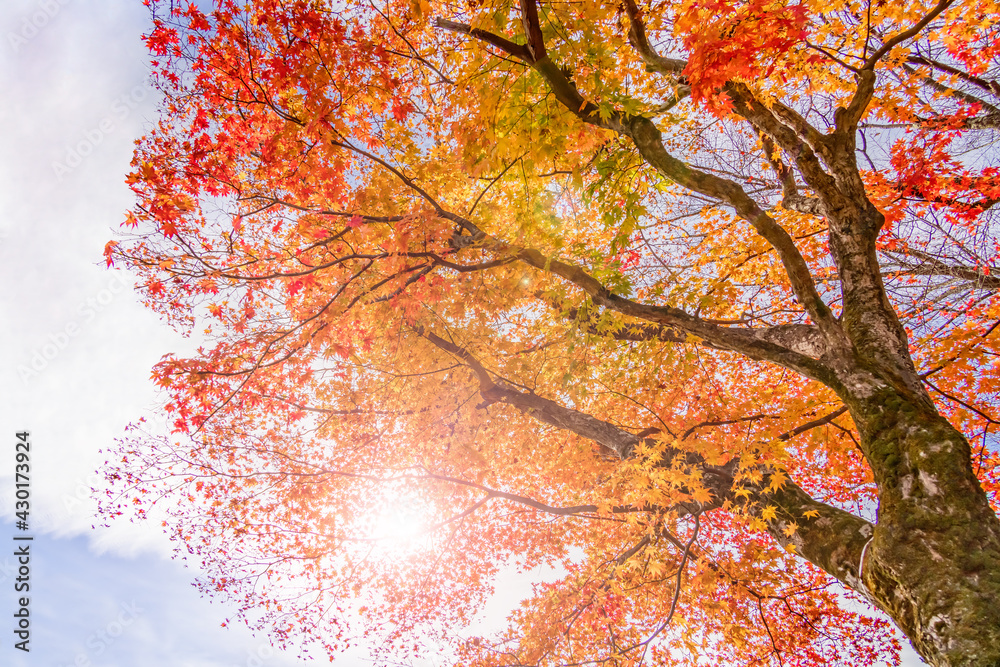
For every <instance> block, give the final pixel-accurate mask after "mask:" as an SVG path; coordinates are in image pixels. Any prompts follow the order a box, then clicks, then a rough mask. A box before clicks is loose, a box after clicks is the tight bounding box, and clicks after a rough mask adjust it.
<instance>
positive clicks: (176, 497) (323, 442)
mask: <svg viewBox="0 0 1000 667" xmlns="http://www.w3.org/2000/svg"><path fill="white" fill-rule="evenodd" d="M152 12H153V27H152V29H151V31H150V33H149V34H148V35H147V36H146V41H147V44H148V46H149V49H150V52H151V54H152V57H153V67H154V80H155V83H156V85H157V87H158V89H159V90H160V91H161V93H162V96H163V101H162V105H161V112H162V113H161V117H160V119H159V122H158V124H156V125H155V126H154V127H152V128H151V129H150V131H149V132H148V133H147V135H146V136H145V137H144V138H142V139H141V140H140V142H139V143H138V144H137V148H136V153H135V159H134V162H133V170H132V172H131V174H130V175H129V176H128V182H129V184H130V185H131V187H132V189H133V191H134V192H135V195H136V204H135V207H134V208H133V209H132V210H131V211H130V212H129V214H128V216H127V219H126V221H125V223H124V225H123V229H122V232H121V234H120V235H119V236H118V237H117V238H116V239H115V240H114V241H112V242H110V243H109V244H108V246H107V249H106V254H107V261H108V263H109V264H115V265H117V266H125V267H128V268H129V269H130V270H131V271H133V272H134V273H135V274H136V275H137V277H138V281H139V283H138V284H139V289H140V291H141V293H142V294H143V297H144V299H145V302H146V304H147V305H148V306H149V307H150V308H152V309H153V310H155V311H156V312H158V313H160V314H161V315H162V316H163V317H164V318H165V319H166V320H168V321H169V322H170V323H172V324H173V325H174V326H176V327H178V328H180V329H181V330H183V331H187V332H192V333H194V334H195V335H197V336H198V337H200V338H202V339H204V340H205V341H206V342H205V345H204V346H203V347H202V348H200V349H199V350H198V353H197V355H195V356H193V357H192V358H177V357H175V356H173V355H167V356H165V357H164V359H163V360H162V361H161V363H159V364H158V365H157V366H156V367H155V369H154V371H153V377H154V379H155V381H156V383H157V384H158V385H159V386H160V387H161V388H162V389H163V392H164V396H165V401H164V402H165V410H166V411H167V412H168V413H169V415H170V419H171V421H172V424H173V429H174V431H173V433H171V434H169V435H166V434H157V433H154V432H148V431H147V430H146V429H144V427H143V426H142V425H141V424H140V425H138V426H136V427H135V429H134V430H133V431H132V432H131V433H130V434H129V435H128V436H127V437H126V438H124V439H123V440H122V441H121V443H119V451H117V452H116V453H115V454H114V456H113V457H112V460H111V463H109V465H108V472H107V474H108V478H109V480H110V482H111V487H110V491H109V492H108V497H107V499H106V500H105V501H104V502H103V503H102V512H103V513H105V515H106V516H108V517H109V518H110V517H114V516H117V515H119V514H123V513H129V514H132V515H138V516H140V517H145V516H154V514H155V515H156V516H159V517H162V521H163V525H164V526H165V528H166V529H167V530H168V532H169V533H170V534H171V535H172V536H173V538H174V539H175V540H176V542H177V545H178V550H179V552H180V553H182V554H184V555H185V556H187V557H191V558H193V559H194V560H195V562H196V563H198V564H199V566H200V567H202V568H204V570H205V572H206V573H207V574H206V576H205V578H204V579H203V580H202V581H201V584H200V585H201V586H202V587H203V589H204V590H206V591H209V592H211V593H212V594H215V595H221V596H225V597H228V598H230V599H232V600H236V601H237V602H238V604H239V607H240V610H241V611H240V615H241V618H242V619H243V620H244V621H246V622H248V623H250V624H252V625H256V626H259V627H261V628H266V629H267V630H268V631H269V632H271V633H272V637H273V639H274V640H275V641H276V642H277V643H279V644H301V643H303V642H305V645H307V646H313V647H315V646H317V645H318V646H320V647H322V650H323V651H328V652H330V653H331V654H332V653H334V652H336V651H338V650H341V649H343V648H345V647H347V646H349V645H351V644H352V643H357V642H359V641H360V642H363V643H365V645H368V646H377V647H378V650H379V651H381V652H384V654H385V655H387V656H392V657H393V659H395V660H406V659H409V657H410V656H412V655H414V654H421V653H424V654H426V653H431V654H435V653H438V652H440V650H441V649H440V648H439V645H440V644H444V645H445V646H446V647H447V648H446V649H445V655H447V656H448V657H449V659H452V660H454V661H455V663H456V664H462V665H483V666H486V665H582V664H608V665H640V664H663V665H701V664H727V665H742V664H746V665H750V664H761V663H763V664H775V665H787V666H791V665H821V664H824V665H825V664H849V665H862V664H875V663H876V662H877V661H888V662H890V663H892V662H893V661H895V660H896V659H897V657H898V650H899V644H898V640H897V637H898V635H897V630H898V631H901V632H902V634H903V635H905V637H906V638H907V639H908V640H909V641H910V642H911V643H912V644H913V646H914V647H915V649H916V650H917V651H918V652H919V653H920V655H921V656H923V657H924V659H926V660H927V661H928V662H930V663H931V664H935V665H982V666H986V665H997V664H1000V618H998V615H997V611H996V610H997V608H998V607H1000V521H998V519H997V514H996V510H997V490H998V488H1000V486H998V484H1000V476H998V473H1000V467H998V466H1000V448H998V446H997V434H996V429H995V426H996V425H997V424H998V421H997V420H998V419H1000V411H998V410H1000V405H998V395H997V392H998V389H1000V384H998V379H1000V376H998V373H997V370H996V364H997V363H998V360H1000V342H998V340H1000V336H998V335H997V334H996V333H995V330H996V328H997V325H998V324H1000V300H998V296H997V289H998V287H1000V282H998V279H997V277H996V275H995V274H994V271H995V270H996V262H997V252H998V236H997V233H998V231H997V228H996V227H994V225H995V224H996V222H997V219H996V218H997V209H998V206H997V203H998V202H1000V178H998V176H1000V170H998V157H1000V156H998V152H997V151H996V149H995V146H994V142H995V141H996V138H997V129H998V128H1000V81H998V79H997V73H998V71H1000V12H998V10H997V8H996V7H995V6H994V5H993V4H992V3H989V2H978V1H977V2H973V1H971V0H966V1H964V2H961V1H957V0H941V1H940V2H930V1H928V0H920V1H912V2H906V3H894V2H884V1H879V2H870V1H868V2H862V1H860V0H822V1H820V0H800V1H792V2H785V1H782V0H663V1H662V2H644V1H641V0H622V1H619V2H607V3H605V2H594V1H591V0H558V1H540V0H519V1H518V2H508V1H507V0H466V1H465V2H462V3H453V2H443V1H442V2H438V1H431V0H409V1H408V2H401V1H399V0H376V1H374V2H351V1H348V2H332V1H330V2H325V1H323V0H296V1H293V0H286V1H278V0H254V2H251V3H246V4H244V3H237V2H235V1H232V0H217V2H216V4H215V6H214V7H213V8H211V9H206V8H205V7H204V6H202V5H200V4H186V3H174V2H169V3H167V2H155V1H154V2H153V3H152ZM154 509H155V512H154ZM157 512H158V513H157ZM542 565H545V566H548V567H549V568H550V570H549V571H550V572H552V573H554V574H552V576H550V577H549V578H548V579H546V580H545V581H542V582H539V583H538V584H537V585H536V586H535V588H534V592H533V594H532V595H531V596H530V597H529V598H528V599H527V600H525V601H524V602H523V603H522V604H521V606H520V607H518V608H517V609H515V610H514V611H513V612H512V614H511V615H510V617H509V618H508V619H507V624H506V626H505V627H504V628H503V629H501V630H498V631H496V632H493V631H485V632H483V633H478V634H477V633H476V632H474V631H472V630H470V629H468V628H469V627H470V625H471V624H473V622H474V621H475V620H476V619H477V618H479V614H480V613H481V610H482V608H483V605H484V603H485V601H486V600H488V599H489V597H490V596H491V594H492V593H493V591H494V585H495V584H496V583H497V576H498V574H499V573H502V572H505V571H508V570H509V568H512V567H517V568H521V569H523V570H530V569H533V568H536V567H538V566H542Z"/></svg>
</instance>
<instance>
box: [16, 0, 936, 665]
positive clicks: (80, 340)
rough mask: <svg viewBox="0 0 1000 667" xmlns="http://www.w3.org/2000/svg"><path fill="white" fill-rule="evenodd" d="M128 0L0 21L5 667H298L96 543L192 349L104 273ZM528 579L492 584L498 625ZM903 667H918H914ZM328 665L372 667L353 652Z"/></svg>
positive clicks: (135, 106) (26, 4) (137, 539)
mask: <svg viewBox="0 0 1000 667" xmlns="http://www.w3.org/2000/svg"><path fill="white" fill-rule="evenodd" d="M147 20H148V14H147V10H146V9H145V8H144V7H142V5H141V3H140V2H139V0H4V2H2V3H0V90H2V91H3V92H2V93H0V285H3V289H2V290H0V322H3V323H4V326H2V327H0V355H2V356H0V358H2V363H0V406H2V407H0V442H5V443H7V444H5V445H4V446H0V619H6V620H3V621H0V665H4V666H6V665H12V666H13V667H22V666H23V667H28V666H30V667H62V666H64V665H67V666H68V665H74V666H75V667H90V666H93V667H160V666H163V667H166V666H171V667H237V666H239V667H244V666H245V667H286V666H290V665H298V664H303V663H301V662H300V661H298V660H297V659H296V658H295V656H294V655H285V654H281V653H279V652H277V651H273V650H271V649H270V647H269V646H268V645H267V643H266V640H265V639H264V638H263V637H254V636H253V635H252V634H251V633H250V632H249V631H247V630H246V629H245V628H241V627H230V628H225V629H224V628H221V627H220V624H221V622H222V621H223V620H224V619H225V618H226V617H227V616H228V615H229V613H230V612H231V610H230V609H228V608H227V607H226V606H225V604H222V603H218V602H215V603H213V602H210V601H209V600H207V599H205V598H201V597H199V595H198V593H197V592H196V591H195V590H194V589H193V588H192V587H191V585H190V583H191V580H192V579H193V577H194V573H193V572H192V571H190V570H187V569H185V568H184V567H183V566H182V565H181V564H180V563H178V562H174V561H171V560H170V558H169V557H170V553H171V552H170V545H169V543H168V542H167V540H166V539H165V538H164V536H163V535H162V533H161V531H160V530H159V528H158V527H155V526H147V525H135V524H127V523H126V524H120V525H115V526H113V527H112V528H110V529H107V528H97V529H94V528H92V526H93V524H94V523H95V522H96V519H95V518H94V515H93V512H94V507H95V505H94V503H93V501H92V500H91V499H90V497H89V487H90V486H92V485H98V484H99V483H100V480H99V478H98V477H97V476H96V475H95V474H94V471H95V470H97V469H98V468H99V467H100V465H101V463H102V462H103V461H104V457H103V455H102V453H101V451H100V450H101V449H102V448H106V447H108V446H109V445H110V444H111V443H112V441H113V440H114V438H115V437H118V436H120V435H121V434H122V432H123V429H124V427H125V426H126V424H128V423H129V422H130V421H133V420H135V419H137V418H138V417H141V416H152V415H153V412H152V411H153V409H154V407H155V406H156V404H157V396H156V395H155V393H154V391H153V388H152V386H151V383H150V382H149V370H150V368H151V367H152V365H153V364H154V363H155V362H156V361H157V360H158V359H159V357H160V356H161V355H162V354H164V353H167V352H176V353H178V354H183V353H184V352H185V351H187V350H190V349H191V348H192V347H193V344H192V342H191V341H190V340H186V339H184V338H181V337H180V336H179V335H177V334H176V333H174V332H172V331H170V330H169V329H167V328H166V327H165V326H164V325H162V324H161V323H160V322H159V321H157V319H156V317H155V316H154V315H152V314H151V313H149V312H147V311H146V310H145V309H144V308H143V307H142V306H141V304H139V303H138V302H137V301H136V298H135V296H134V295H133V293H132V291H131V281H130V279H129V277H128V276H127V275H123V274H117V273H114V272H109V271H108V270H106V269H105V268H104V267H103V265H102V262H101V253H102V250H103V247H104V244H105V243H106V242H107V241H108V240H109V239H111V238H112V236H113V233H114V230H115V229H116V228H117V227H118V225H119V223H120V222H121V220H122V219H123V212H124V211H125V210H126V209H127V208H128V206H129V203H130V195H129V191H128V189H127V188H126V187H125V185H124V174H125V173H126V171H127V169H128V164H129V160H130V158H131V153H132V147H133V141H134V140H135V139H136V138H137V137H138V136H140V135H141V133H142V131H143V129H144V128H145V127H148V126H149V125H150V124H151V123H153V122H154V120H155V116H154V103H155V99H154V97H155V96H154V94H153V92H152V91H151V90H150V89H149V87H148V85H147V81H146V79H147V67H146V55H145V51H144V49H143V46H142V43H141V41H140V35H141V34H142V33H143V32H144V31H145V29H146V26H147ZM22 429H28V430H30V432H31V440H32V452H31V457H32V458H31V477H32V501H31V502H32V506H31V530H30V531H29V533H30V534H32V535H34V537H35V540H34V542H33V544H32V571H31V577H32V591H31V596H32V597H31V610H32V619H33V620H32V628H33V634H32V639H31V649H32V650H31V653H30V654H27V655H25V654H23V653H22V652H20V651H17V650H15V649H14V648H13V647H12V643H13V634H12V631H11V628H12V624H11V621H10V619H11V614H12V613H13V611H14V594H13V580H12V577H13V576H15V575H13V574H12V573H13V570H12V567H13V566H14V565H15V563H14V562H13V557H12V555H10V554H12V552H13V544H14V542H13V541H12V539H11V537H12V536H13V534H14V533H15V532H17V531H15V529H14V527H13V523H12V521H13V518H14V517H13V507H14V505H13V501H14V497H13V492H14V487H13V482H14V480H13V471H14V458H13V442H14V433H15V432H16V431H18V430H22ZM528 578H529V577H518V578H517V579H513V580H509V581H505V582H504V586H503V587H502V588H503V590H504V596H503V598H502V599H498V600H496V601H494V604H493V605H491V609H490V610H489V612H490V613H488V614H487V618H497V617H499V616H502V614H503V611H505V610H506V609H508V608H510V607H511V606H512V605H513V604H514V603H515V602H516V599H517V598H518V597H519V595H520V593H521V592H526V591H527V580H528ZM910 660H913V662H908V663H907V664H919V663H918V662H916V661H915V659H913V658H911V659H910ZM337 664H338V665H342V666H344V667H352V666H355V665H358V666H360V665H370V664H371V663H370V662H369V661H368V660H366V659H365V658H364V651H363V650H361V651H359V652H358V653H357V654H354V655H347V656H344V657H342V658H339V659H338V660H337Z"/></svg>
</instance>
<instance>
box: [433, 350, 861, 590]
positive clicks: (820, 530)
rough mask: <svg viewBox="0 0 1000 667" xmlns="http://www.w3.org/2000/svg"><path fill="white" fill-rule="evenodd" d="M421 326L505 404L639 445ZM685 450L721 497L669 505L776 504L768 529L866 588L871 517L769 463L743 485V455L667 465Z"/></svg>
mask: <svg viewBox="0 0 1000 667" xmlns="http://www.w3.org/2000/svg"><path fill="white" fill-rule="evenodd" d="M418 333H419V334H420V335H421V336H423V337H424V338H426V339H427V340H428V341H430V342H431V343H432V344H434V345H435V346H437V347H438V348H440V349H441V350H444V351H446V352H448V353H449V354H451V355H454V356H455V357H457V358H459V359H461V360H462V362H463V363H465V364H466V365H467V366H468V367H469V368H470V369H471V370H472V372H473V373H474V374H475V375H476V378H477V379H478V380H479V387H480V389H479V391H480V394H481V395H482V396H483V398H484V399H485V400H487V401H489V402H500V403H505V404H507V405H510V406H512V407H514V408H516V409H517V410H519V411H521V412H523V413H525V414H527V415H529V416H531V417H532V418H534V419H536V420H538V421H540V422H542V423H543V424H548V425H550V426H555V427H556V428H560V429H564V430H567V431H570V432H572V433H575V434H577V435H579V436H581V437H584V438H587V439H589V440H592V441H594V442H596V443H598V444H600V445H601V446H603V447H605V448H607V449H609V450H611V451H613V452H615V453H616V454H617V455H618V456H619V457H620V458H622V459H625V458H628V457H629V456H631V454H632V451H633V449H634V448H635V446H636V445H638V444H639V442H640V440H641V438H640V436H639V435H636V434H633V433H630V432H628V431H625V430H624V429H622V428H619V427H618V426H615V425H614V424H611V423H609V422H606V421H602V420H600V419H597V418H596V417H593V416H592V415H589V414H586V413H584V412H580V411H578V410H573V409H571V408H567V407H565V406H563V405H560V404H559V403H557V402H556V401H552V400H549V399H547V398H543V397H541V396H538V395H537V394H534V393H531V392H526V391H522V390H520V389H517V388H515V387H513V386H511V385H510V384H508V383H506V382H503V381H502V380H499V381H497V380H494V378H493V377H492V375H491V374H490V372H489V371H487V370H486V368H485V367H484V366H483V365H482V364H481V363H480V362H479V360H477V359H476V358H475V357H474V356H473V355H472V354H470V353H469V352H468V350H466V349H465V348H463V347H461V346H459V345H456V344H455V343H452V342H450V341H447V340H444V339H443V338H441V337H440V336H438V335H436V334H434V333H432V332H429V331H426V330H419V331H418ZM843 412H844V409H843V408H842V409H840V410H837V411H835V412H833V413H831V414H829V415H826V416H825V417H821V418H819V419H816V420H813V421H811V422H809V423H807V424H803V425H802V426H800V427H799V428H797V429H794V430H792V431H789V433H788V434H786V435H785V436H782V438H783V439H788V438H792V437H794V436H795V435H798V434H799V433H803V432H805V431H807V430H809V429H811V428H815V427H817V426H821V425H823V424H827V423H829V422H831V421H832V420H833V419H835V418H836V417H837V416H839V415H841V414H843ZM678 457H680V459H681V460H682V461H684V463H686V464H688V465H691V466H694V467H697V468H699V469H700V470H701V471H702V482H703V483H704V485H705V487H706V488H708V489H709V490H710V491H711V492H712V494H713V500H712V502H711V503H709V504H706V505H701V506H697V505H696V504H692V503H678V504H677V505H676V506H674V507H671V508H661V509H671V510H673V511H678V512H680V513H682V514H683V513H693V512H696V511H697V512H702V511H706V510H711V509H716V508H719V507H722V506H723V505H724V504H725V503H731V504H733V505H736V506H742V507H743V508H745V509H746V510H748V511H749V512H750V513H751V514H753V515H754V516H758V517H762V518H763V517H764V516H770V514H765V510H766V509H767V508H771V509H773V511H774V516H773V518H771V519H765V523H766V524H767V529H768V532H769V533H771V535H772V536H773V537H774V538H775V539H776V540H777V541H778V542H779V543H780V544H782V545H783V546H785V547H786V548H791V549H792V550H794V551H795V552H796V553H798V554H799V555H801V556H803V557H805V558H806V559H808V560H809V561H810V562H812V563H814V564H815V565H818V566H819V567H821V568H823V569H824V570H825V571H826V572H828V573H829V574H831V575H832V576H834V577H836V578H837V579H838V580H839V581H841V582H843V583H844V584H845V585H847V586H850V587H851V588H854V589H857V590H863V588H859V585H860V584H859V582H860V570H859V561H860V554H861V550H862V549H863V548H864V545H865V544H866V542H867V541H868V538H870V537H871V535H872V532H873V527H872V526H871V524H869V523H868V522H867V521H865V520H863V519H860V518H858V517H856V516H854V515H853V514H850V513H849V512H845V511H843V510H840V509H837V508H836V507H832V506H830V505H827V504H825V503H821V502H819V501H817V500H815V499H813V498H812V497H811V496H809V494H807V493H806V492H805V491H804V490H803V489H802V488H801V487H799V486H797V485H796V484H794V483H792V482H791V481H789V480H788V479H787V478H784V480H783V483H781V484H778V483H775V484H774V485H773V487H774V488H772V484H771V482H772V475H771V471H769V470H765V469H761V471H760V472H761V475H760V481H759V482H758V483H756V484H747V485H743V486H738V487H737V486H735V481H734V478H733V474H732V473H733V471H734V470H735V469H736V467H737V464H738V460H737V459H733V460H731V461H730V462H729V463H727V464H726V465H724V466H721V467H719V466H710V465H707V464H706V463H705V460H704V459H703V458H702V457H701V456H700V455H698V454H696V453H693V452H687V451H683V450H680V449H676V448H673V447H671V448H668V449H667V450H666V451H665V452H664V454H663V458H662V459H661V461H660V465H664V466H669V465H672V464H673V463H674V461H675V460H677V458H678ZM497 495H504V494H497ZM505 497H506V496H505ZM512 499H514V500H517V501H518V502H524V499H522V498H520V497H517V498H512ZM525 504H528V505H530V506H532V507H536V508H537V509H541V510H542V511H549V512H553V509H554V508H550V507H548V506H545V507H541V506H540V505H539V504H535V503H532V502H527V503H525ZM596 509H597V507H596V506H591V505H581V506H576V507H573V508H564V509H562V510H558V511H555V512H553V513H560V514H575V513H579V512H581V511H595V510H596ZM793 526H794V530H793V529H792V528H793Z"/></svg>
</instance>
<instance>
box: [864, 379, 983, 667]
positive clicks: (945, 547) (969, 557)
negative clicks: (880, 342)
mask: <svg viewBox="0 0 1000 667" xmlns="http://www.w3.org/2000/svg"><path fill="white" fill-rule="evenodd" d="M850 407H851V414H852V415H853V417H854V420H855V423H856V424H857V426H858V429H859V431H860V434H861V438H862V440H861V445H862V448H863V449H864V450H865V454H866V456H867V458H868V460H869V462H870V463H871V466H872V469H873V471H874V474H875V480H876V482H877V484H878V487H879V508H878V522H877V525H876V528H875V531H874V535H873V536H872V538H871V541H870V543H869V544H868V545H867V546H866V548H865V549H864V551H863V553H862V556H861V562H860V569H861V578H862V582H863V587H864V588H866V589H867V591H865V590H862V591H861V592H863V593H867V594H868V595H869V596H870V597H871V599H872V601H873V602H874V603H875V604H877V605H878V606H879V607H880V608H882V609H883V610H884V611H885V612H886V613H887V614H888V615H889V616H890V617H891V618H892V619H893V620H894V621H895V622H896V623H897V624H898V625H899V627H900V628H901V629H902V630H903V632H904V633H906V635H907V636H908V637H909V638H910V640H911V642H912V643H913V646H914V648H915V649H916V651H917V652H918V653H919V654H920V655H921V656H922V657H923V658H924V659H925V660H927V661H928V662H929V663H930V664H932V665H941V666H944V665H948V666H955V665H969V666H972V665H975V666H976V667H987V666H990V667H997V666H1000V520H998V519H997V516H996V514H994V513H993V511H992V510H991V508H990V506H989V502H988V500H987V497H986V494H985V493H984V491H983V489H982V487H981V486H980V484H979V481H978V480H977V479H976V476H975V473H974V471H973V468H972V457H971V449H970V447H969V443H968V441H967V440H966V439H965V437H964V436H963V435H962V434H961V433H959V432H958V431H957V430H956V429H955V427H953V426H952V425H951V424H950V423H949V422H948V421H947V420H946V419H944V418H943V417H942V416H941V415H940V414H938V413H937V411H936V410H935V409H934V408H933V406H929V405H927V404H926V402H925V401H924V400H922V398H921V397H917V398H916V399H908V398H907V397H904V396H903V395H901V394H900V393H899V392H897V391H895V390H893V389H888V388H886V389H883V390H881V391H879V392H876V393H875V394H874V395H873V396H871V397H870V398H867V399H865V400H860V401H855V402H853V404H851V405H850Z"/></svg>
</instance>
